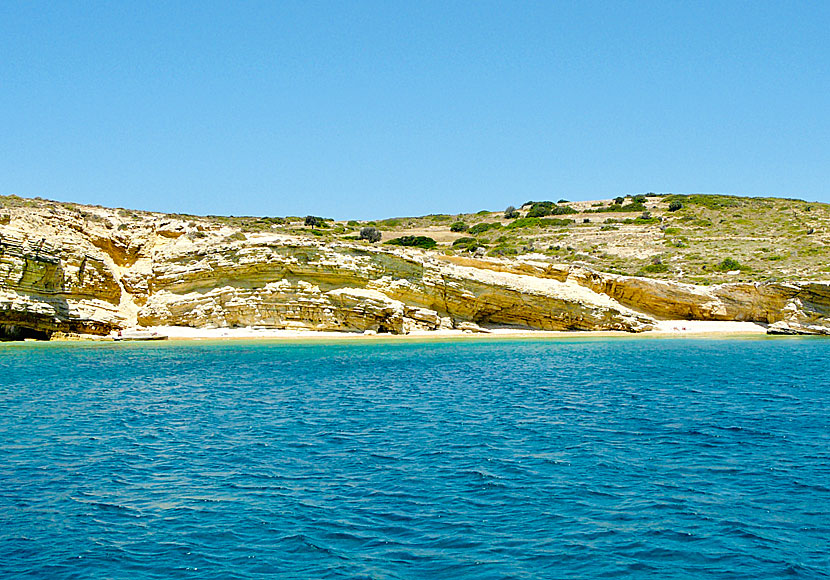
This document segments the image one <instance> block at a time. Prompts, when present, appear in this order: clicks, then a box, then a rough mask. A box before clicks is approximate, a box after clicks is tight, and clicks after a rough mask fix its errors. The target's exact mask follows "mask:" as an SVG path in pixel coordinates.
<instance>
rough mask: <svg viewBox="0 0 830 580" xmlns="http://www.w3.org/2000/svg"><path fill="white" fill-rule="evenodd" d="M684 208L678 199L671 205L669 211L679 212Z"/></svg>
mask: <svg viewBox="0 0 830 580" xmlns="http://www.w3.org/2000/svg"><path fill="white" fill-rule="evenodd" d="M682 207H683V204H682V203H681V202H679V201H677V200H676V199H675V200H674V201H672V202H671V203H669V211H677V210H679V209H681V208H682Z"/></svg>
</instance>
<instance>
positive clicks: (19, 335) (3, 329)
mask: <svg viewBox="0 0 830 580" xmlns="http://www.w3.org/2000/svg"><path fill="white" fill-rule="evenodd" d="M49 336H50V333H48V332H46V331H45V330H37V329H35V328H28V327H26V326H20V325H17V324H0V341H11V340H26V339H27V338H32V339H35V340H49Z"/></svg>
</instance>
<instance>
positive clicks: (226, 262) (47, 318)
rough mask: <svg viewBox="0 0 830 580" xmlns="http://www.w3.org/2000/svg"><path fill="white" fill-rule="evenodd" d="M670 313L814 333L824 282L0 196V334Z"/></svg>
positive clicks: (554, 325)
mask: <svg viewBox="0 0 830 580" xmlns="http://www.w3.org/2000/svg"><path fill="white" fill-rule="evenodd" d="M681 318H682V319H694V320H743V321H756V322H762V323H769V324H773V323H777V324H776V327H777V328H779V329H780V330H781V331H787V332H789V331H792V332H827V331H828V330H827V329H830V283H828V282H790V283H733V284H722V285H717V286H693V285H688V284H680V283H676V282H670V281H660V280H653V279H646V278H637V277H631V276H620V275H615V274H609V273H600V272H596V271H592V270H590V269H588V268H585V267H582V266H575V265H568V264H555V263H550V262H548V261H545V260H539V259H536V260H533V259H523V258H522V257H518V258H512V259H497V258H487V259H484V258H473V257H460V256H449V255H444V254H442V253H440V252H427V251H421V250H416V249H404V248H392V247H389V246H382V245H376V246H372V245H369V244H367V243H365V242H361V241H343V240H338V241H325V240H319V239H314V238H313V237H302V236H292V235H285V234H280V233H269V232H265V233H242V232H241V231H239V229H238V228H237V227H234V226H233V225H229V224H227V223H222V222H221V221H216V220H210V219H208V218H204V219H198V218H195V219H187V220H182V219H178V218H176V217H174V216H168V215H164V214H157V213H146V212H128V211H126V210H113V209H106V208H98V207H89V206H76V205H70V204H58V203H54V202H48V201H43V200H19V202H18V203H14V204H6V207H5V209H4V210H3V213H2V215H0V334H2V335H3V336H6V337H27V336H33V337H47V336H49V335H50V334H51V333H54V332H55V331H62V332H73V333H90V334H106V333H108V332H110V331H111V330H113V329H118V328H125V327H131V326H135V325H182V326H196V327H204V326H219V327H226V326H254V325H256V326H265V327H273V328H302V329H310V330H343V331H363V330H367V329H370V330H377V331H381V332H383V331H386V332H393V333H407V332H410V331H412V330H429V329H442V328H454V327H456V328H457V327H465V328H472V329H475V328H476V327H477V326H482V327H486V326H515V327H522V328H531V329H545V330H568V329H574V330H612V329H613V330H625V331H631V332H639V331H643V330H648V329H650V328H652V327H653V325H654V324H655V322H656V320H658V319H681Z"/></svg>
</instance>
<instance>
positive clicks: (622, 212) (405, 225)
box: [0, 193, 830, 284]
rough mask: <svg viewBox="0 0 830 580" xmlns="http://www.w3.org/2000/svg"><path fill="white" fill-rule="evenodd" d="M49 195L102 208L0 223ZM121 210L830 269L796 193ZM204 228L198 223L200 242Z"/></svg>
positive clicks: (631, 269) (823, 227)
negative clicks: (212, 212)
mask: <svg viewBox="0 0 830 580" xmlns="http://www.w3.org/2000/svg"><path fill="white" fill-rule="evenodd" d="M557 199H558V196H557ZM40 204H51V205H52V206H53V207H54V208H55V211H56V212H58V211H61V212H70V214H71V215H75V216H77V218H78V219H86V220H94V219H96V218H97V219H100V216H99V215H97V214H96V213H95V212H93V211H90V210H91V208H92V207H93V206H83V205H77V204H71V203H59V202H51V201H47V200H43V199H39V198H35V199H26V198H21V197H17V196H5V197H0V225H2V224H3V223H7V222H8V215H7V214H8V209H9V208H19V207H34V206H37V205H40ZM4 209H5V210H6V212H4ZM114 211H115V212H117V215H118V216H119V217H120V218H123V219H124V220H132V219H135V220H143V219H158V218H159V217H165V218H171V219H174V218H177V219H180V220H183V221H185V222H187V223H188V224H196V225H197V226H198V230H199V231H202V230H204V231H207V232H209V231H211V230H219V229H221V230H222V231H223V232H224V234H223V235H225V236H230V235H231V234H232V233H233V231H229V228H232V229H233V230H235V231H236V232H239V233H243V234H252V233H266V232H273V233H283V234H290V235H296V236H309V237H314V238H315V239H319V240H322V241H336V240H343V241H348V242H349V243H354V244H366V245H369V244H372V243H378V241H379V240H380V239H381V238H382V239H383V240H386V241H385V242H383V243H385V244H389V245H397V246H404V247H414V248H423V249H429V250H433V251H436V252H439V253H442V254H445V255H448V256H465V255H466V256H472V255H475V256H490V257H494V258H506V259H512V258H514V257H516V256H526V258H527V259H535V260H540V261H551V262H558V263H573V264H579V265H583V266H587V267H589V268H593V269H596V270H599V271H605V272H612V273H617V274H627V275H639V276H648V277H653V278H663V279H670V280H679V281H685V282H690V283H697V284H711V283H719V282H727V281H767V280H818V279H829V278H830V205H828V204H824V203H816V202H806V201H801V200H795V199H780V198H745V197H736V196H729V195H699V194H695V195H674V194H655V193H645V194H638V195H628V196H618V197H615V198H614V197H610V198H607V199H601V200H594V201H565V200H564V199H559V201H557V202H554V201H544V200H543V201H530V202H526V203H524V204H522V205H521V206H517V207H514V206H512V205H511V206H508V207H507V209H506V210H503V209H500V210H498V211H487V210H481V211H475V212H472V213H462V214H453V215H448V214H432V215H426V216H420V217H393V218H388V219H385V220H376V221H370V220H359V219H350V220H348V221H346V220H343V221H339V220H334V219H332V218H327V217H319V216H305V217H299V216H283V217H275V216H264V217H256V216H241V217H239V216H194V215H182V214H158V213H151V212H142V211H137V210H128V209H120V210H114ZM352 217H354V216H352ZM125 223H127V222H125ZM12 226H13V224H12ZM117 227H119V228H121V227H129V224H128V223H127V225H126V226H125V225H124V224H123V223H122V224H120V225H117ZM197 238H198V234H195V233H194V242H195V241H198V239H197ZM238 238H239V236H233V237H232V238H229V239H238Z"/></svg>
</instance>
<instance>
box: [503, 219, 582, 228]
mask: <svg viewBox="0 0 830 580" xmlns="http://www.w3.org/2000/svg"><path fill="white" fill-rule="evenodd" d="M572 223H574V220H572V219H562V218H538V217H523V218H519V219H517V220H516V221H514V222H512V223H509V224H507V225H506V226H504V227H505V228H507V229H511V230H512V229H516V228H533V227H539V228H550V227H564V226H569V225H571V224H572Z"/></svg>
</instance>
